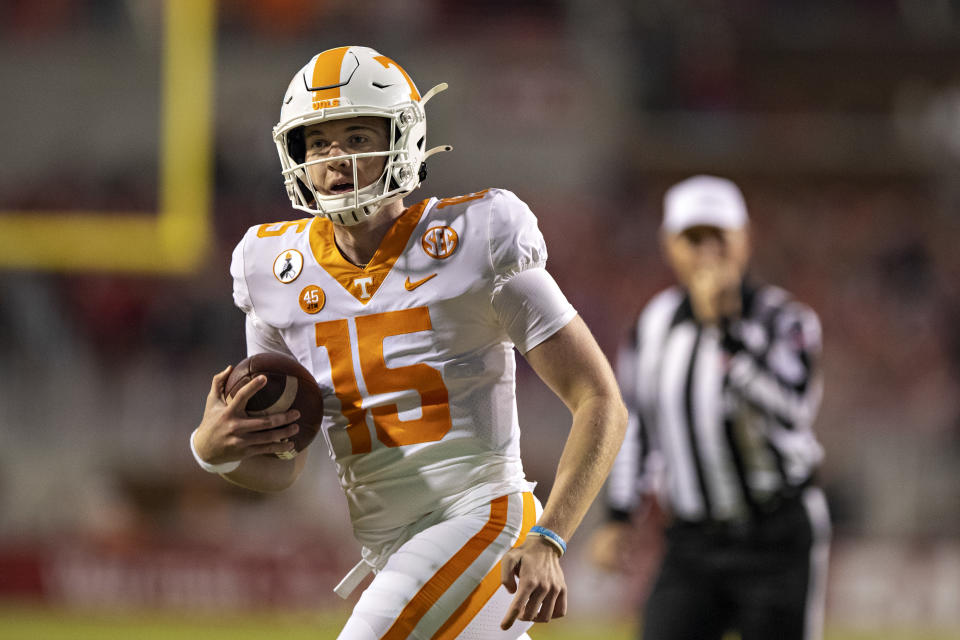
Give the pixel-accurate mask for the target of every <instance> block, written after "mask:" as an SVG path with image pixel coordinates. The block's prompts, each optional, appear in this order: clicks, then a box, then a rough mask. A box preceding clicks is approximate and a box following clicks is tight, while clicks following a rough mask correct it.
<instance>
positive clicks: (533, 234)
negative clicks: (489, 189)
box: [490, 190, 547, 290]
mask: <svg viewBox="0 0 960 640" xmlns="http://www.w3.org/2000/svg"><path fill="white" fill-rule="evenodd" d="M492 197H493V202H492V203H491V210H490V259H491V261H492V262H493V270H494V274H495V275H494V289H495V290H496V289H499V288H500V287H502V286H503V283H504V282H506V281H507V280H509V279H510V278H511V277H512V276H514V275H516V274H518V273H520V272H521V271H525V270H527V269H533V268H537V267H539V268H541V269H542V268H546V266H547V244H546V242H544V240H543V234H542V233H540V228H539V227H538V226H537V218H536V216H534V215H533V212H532V211H530V207H528V206H527V204H526V203H525V202H523V201H522V200H521V199H520V198H518V197H517V196H516V195H514V194H513V193H511V192H510V191H503V190H496V191H494V192H493V193H492Z"/></svg>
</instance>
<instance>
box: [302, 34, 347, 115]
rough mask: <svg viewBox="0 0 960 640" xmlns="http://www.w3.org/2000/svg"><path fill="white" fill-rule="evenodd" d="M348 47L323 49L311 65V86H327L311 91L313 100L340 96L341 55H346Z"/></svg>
mask: <svg viewBox="0 0 960 640" xmlns="http://www.w3.org/2000/svg"><path fill="white" fill-rule="evenodd" d="M349 48H350V47H337V48H336V49H330V50H329V51H324V52H323V53H321V54H320V55H318V56H317V61H316V63H314V65H313V78H312V79H311V81H310V86H311V87H329V88H327V89H320V90H319V91H314V92H313V101H314V102H315V103H316V102H318V101H320V100H332V99H334V98H339V97H340V67H341V66H342V64H343V56H345V55H346V53H347V50H348V49H349Z"/></svg>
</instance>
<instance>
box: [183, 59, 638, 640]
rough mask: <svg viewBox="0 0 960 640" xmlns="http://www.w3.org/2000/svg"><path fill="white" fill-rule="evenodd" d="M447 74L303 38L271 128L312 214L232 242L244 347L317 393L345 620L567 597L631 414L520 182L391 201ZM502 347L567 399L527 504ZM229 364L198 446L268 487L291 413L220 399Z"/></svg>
mask: <svg viewBox="0 0 960 640" xmlns="http://www.w3.org/2000/svg"><path fill="white" fill-rule="evenodd" d="M445 88H446V85H438V86H437V87H435V88H433V89H432V90H430V91H428V92H427V93H426V94H425V95H421V93H420V91H419V90H418V89H417V87H416V85H415V84H414V83H413V80H411V78H410V76H409V75H408V74H407V73H406V72H405V71H404V70H403V69H402V68H401V67H400V66H399V65H397V63H396V62H394V61H393V60H391V59H390V58H387V57H386V56H383V55H380V54H379V53H377V52H376V51H374V50H372V49H370V48H367V47H357V46H350V47H340V48H337V49H331V50H329V51H324V52H323V53H320V54H318V55H316V56H314V57H313V58H312V59H311V60H310V62H308V63H307V65H306V66H304V67H303V68H302V69H301V70H300V71H298V72H297V73H296V75H295V76H294V78H293V80H292V81H291V82H290V85H289V88H288V89H287V92H286V94H285V95H284V98H283V105H282V107H281V116H280V122H279V124H278V125H277V126H276V127H275V128H274V132H273V137H274V140H275V142H276V144H277V150H278V152H279V155H280V162H281V165H282V172H283V177H284V181H285V184H286V188H287V193H288V195H289V197H290V201H291V203H292V205H293V207H294V208H295V209H297V210H299V211H303V212H305V213H307V214H310V215H311V217H308V218H305V219H301V220H296V221H287V222H278V223H271V224H263V225H259V226H255V227H252V228H251V229H250V230H249V231H248V232H247V233H246V235H245V236H244V237H243V239H242V240H241V241H240V243H239V244H238V245H237V247H236V249H235V251H234V254H233V263H232V265H231V274H232V275H233V278H234V300H235V302H236V304H237V306H239V307H240V308H241V309H242V310H243V311H244V312H245V313H246V335H247V346H248V352H249V354H251V355H252V354H254V353H260V352H267V351H269V352H278V353H283V354H288V355H291V356H293V357H294V358H296V359H297V360H298V361H299V362H300V363H301V364H303V365H304V366H305V367H307V368H308V369H309V370H310V371H311V372H312V373H313V375H314V376H315V377H316V380H317V382H318V384H319V385H320V387H321V388H322V389H323V391H324V396H325V400H326V402H325V415H324V420H323V424H322V427H321V432H322V433H323V435H324V439H325V441H326V444H327V446H328V448H329V453H330V456H331V457H332V458H333V460H334V462H335V463H336V467H337V472H338V474H339V478H340V484H341V486H342V488H343V491H344V492H345V494H346V498H347V503H348V505H349V510H350V517H351V520H352V523H353V529H354V532H355V535H356V537H357V539H358V540H359V542H360V543H361V544H362V547H363V553H362V560H361V561H360V563H359V564H358V565H357V567H356V568H355V569H354V570H353V571H351V572H350V574H348V575H347V577H346V578H345V579H344V580H343V581H342V582H341V583H340V585H338V586H337V588H336V589H335V591H337V592H338V593H339V594H340V595H342V596H344V597H345V596H346V595H347V594H349V593H350V592H351V591H352V590H353V589H354V588H355V587H356V586H357V585H358V584H359V582H360V581H361V580H362V579H363V578H364V577H365V576H366V575H367V574H369V573H370V572H371V571H372V572H374V573H375V577H374V579H373V581H372V582H371V584H370V585H369V586H368V587H367V589H366V590H365V591H364V592H363V594H362V595H361V596H360V598H359V601H358V602H357V604H356V606H355V608H354V610H353V613H352V615H351V616H350V618H349V620H348V621H347V623H346V625H345V627H344V629H343V631H342V633H341V634H340V638H344V639H347V638H349V639H351V640H353V639H358V640H367V639H371V640H372V639H374V638H503V639H507V638H526V637H528V636H527V635H526V631H527V629H528V628H529V627H530V626H531V625H532V624H533V622H535V621H536V622H548V621H549V620H551V619H552V618H556V617H560V616H563V615H564V614H565V613H566V610H567V588H566V585H565V582H564V576H563V571H562V569H561V566H560V562H559V560H560V557H561V556H562V555H563V552H564V551H565V549H566V540H567V539H569V538H570V536H571V535H572V534H573V532H574V530H575V529H576V527H577V525H578V524H579V523H580V521H581V519H582V518H583V516H584V514H585V513H586V511H587V508H588V507H589V505H590V503H591V502H592V501H593V499H594V498H595V496H596V494H597V492H598V491H599V489H600V487H601V486H602V484H603V482H604V479H605V478H606V475H607V473H608V471H609V468H610V466H611V464H612V462H613V459H614V457H615V456H616V452H617V449H618V447H619V445H620V442H621V441H622V439H623V433H624V429H625V425H626V410H625V407H624V405H623V403H622V401H621V398H620V395H619V391H618V389H617V384H616V380H615V378H614V376H613V373H612V371H611V369H610V366H609V364H608V362H607V360H606V358H605V357H604V355H603V353H602V352H601V351H600V349H599V347H598V346H597V344H596V342H595V340H594V339H593V337H592V335H591V334H590V331H589V330H588V329H587V327H586V325H585V324H584V323H583V321H582V320H581V319H580V318H579V316H577V314H576V312H575V311H574V309H573V308H572V306H571V305H570V304H569V303H568V302H567V300H566V298H565V297H564V295H563V293H562V292H561V291H560V289H559V287H558V286H557V284H556V283H555V282H554V280H553V279H552V277H551V276H550V275H549V274H548V273H547V271H546V268H545V265H546V259H547V252H546V247H545V245H544V241H543V237H542V235H541V234H540V231H539V229H538V228H537V220H536V218H535V217H534V215H533V213H532V212H531V211H530V209H529V208H528V207H527V206H526V205H525V204H524V203H523V202H522V201H521V200H520V199H519V198H517V197H516V196H515V195H514V194H513V193H511V192H509V191H505V190H502V189H483V190H481V191H476V192H474V193H469V194H467V195H462V196H459V197H451V198H443V199H437V198H429V199H427V200H424V201H422V202H419V203H417V204H414V205H412V206H407V205H406V204H404V202H403V197H404V196H405V195H407V194H409V193H410V192H411V191H413V190H414V189H415V188H416V187H417V186H419V184H420V182H421V181H422V180H423V179H424V178H425V176H426V164H425V160H426V159H427V158H428V157H429V156H430V155H432V154H434V153H436V152H438V151H443V150H448V149H449V147H437V148H434V149H430V150H428V149H427V146H426V116H425V113H424V105H425V104H426V103H427V101H428V100H429V99H430V98H431V97H432V96H433V95H435V94H436V93H438V92H439V91H442V90H443V89H445ZM514 348H516V349H517V350H518V351H520V353H522V354H523V355H524V356H525V357H526V358H527V361H528V362H529V363H530V365H531V366H532V368H533V369H534V371H536V373H537V374H538V375H539V376H540V378H542V379H543V381H544V382H545V383H546V384H547V385H548V386H549V387H550V388H551V389H552V390H553V391H555V392H556V393H557V395H558V396H559V397H560V398H561V399H562V400H563V402H564V403H565V404H566V405H567V406H568V407H569V409H570V411H571V413H572V426H571V428H570V432H569V436H568V438H567V440H566V445H565V447H564V451H563V454H562V456H561V459H560V461H559V465H558V469H557V475H556V479H555V482H554V485H553V489H552V492H551V494H550V498H549V500H548V501H547V503H546V505H545V506H543V507H541V505H540V504H539V502H538V501H537V499H536V498H535V497H534V496H533V494H532V493H531V491H532V489H533V486H534V485H533V483H531V482H530V481H528V480H527V478H526V477H525V475H524V471H523V466H522V464H521V460H520V448H519V438H520V432H519V425H518V420H517V407H516V398H515V366H516V365H515V360H514V355H513V349H514ZM229 371H230V369H229V368H228V369H226V370H224V371H222V372H220V373H219V374H217V375H216V376H214V378H213V381H212V385H211V389H210V393H209V396H208V398H207V405H206V409H205V412H204V416H203V419H202V421H201V424H200V425H199V426H198V427H197V429H196V430H195V431H194V433H193V435H192V436H191V441H190V443H191V448H192V450H193V452H194V455H195V457H196V458H197V461H198V462H199V463H200V465H201V466H202V467H204V468H205V469H207V470H208V471H211V472H215V473H220V474H222V475H223V476H224V477H225V478H226V479H227V480H229V481H230V482H233V483H236V484H238V485H241V486H244V487H248V488H251V489H255V490H261V491H271V490H279V489H283V488H285V487H287V486H289V485H290V484H291V483H293V482H294V480H295V479H296V478H297V476H298V475H299V473H300V471H301V470H302V468H303V465H304V463H305V460H306V457H307V456H306V455H305V453H301V454H299V455H297V456H295V457H293V458H292V459H281V458H280V457H277V456H276V455H275V454H289V453H290V452H291V449H292V444H291V443H290V442H288V441H287V439H288V438H289V437H290V436H291V435H293V434H295V433H296V432H297V430H298V427H297V425H296V420H297V418H298V416H297V414H296V412H295V411H290V412H287V413H285V414H278V415H273V416H268V417H258V418H253V417H248V416H247V415H246V413H245V412H244V410H243V407H244V405H245V403H246V401H247V399H248V398H250V397H251V396H252V395H253V394H254V393H256V391H257V390H258V389H260V388H261V387H262V386H263V384H264V380H262V379H259V378H258V379H254V380H253V381H251V382H250V383H248V384H247V385H246V386H245V387H244V388H243V389H242V390H241V391H240V392H239V393H238V394H237V395H236V396H235V397H234V398H233V399H231V400H227V399H225V397H224V383H225V381H226V379H227V376H228V374H229ZM284 425H289V426H284ZM564 431H565V429H564V430H563V431H558V437H560V433H562V432H564ZM517 620H519V621H520V622H519V623H516V624H515V622H516V621H517Z"/></svg>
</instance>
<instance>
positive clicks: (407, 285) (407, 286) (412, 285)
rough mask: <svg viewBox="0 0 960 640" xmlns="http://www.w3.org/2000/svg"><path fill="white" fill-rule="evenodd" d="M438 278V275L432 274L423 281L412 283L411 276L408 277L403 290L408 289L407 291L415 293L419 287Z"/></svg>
mask: <svg viewBox="0 0 960 640" xmlns="http://www.w3.org/2000/svg"><path fill="white" fill-rule="evenodd" d="M436 277H437V274H436V273H431V274H430V275H428V276H427V277H426V278H423V279H422V280H417V281H416V282H410V276H407V279H406V280H405V281H404V282H403V288H404V289H406V290H407V291H413V290H414V289H416V288H417V287H419V286H420V285H422V284H423V283H425V282H426V281H427V280H432V279H433V278H436Z"/></svg>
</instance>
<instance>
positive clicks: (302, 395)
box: [226, 353, 323, 460]
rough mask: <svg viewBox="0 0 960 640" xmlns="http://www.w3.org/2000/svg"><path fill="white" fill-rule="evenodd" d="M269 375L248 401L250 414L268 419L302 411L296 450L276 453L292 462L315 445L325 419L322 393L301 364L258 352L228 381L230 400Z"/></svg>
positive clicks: (289, 358) (278, 355)
mask: <svg viewBox="0 0 960 640" xmlns="http://www.w3.org/2000/svg"><path fill="white" fill-rule="evenodd" d="M261 374H262V375H265V376H267V384H266V385H264V387H263V388H262V389H260V390H259V391H257V392H256V393H255V394H254V395H253V397H251V398H250V400H248V401H247V406H246V409H247V413H248V414H249V415H251V416H266V415H271V414H274V413H283V412H284V411H288V410H290V409H297V410H298V411H300V419H299V420H297V424H298V425H300V431H299V432H297V435H295V436H293V443H294V447H295V448H294V450H293V451H292V452H290V453H284V454H279V453H278V454H277V457H278V458H283V459H286V460H289V459H290V458H294V457H296V455H297V454H298V453H299V452H301V451H303V450H304V449H305V448H306V447H307V445H308V444H310V443H311V442H313V439H314V438H315V437H316V436H317V431H319V430H320V423H321V421H322V420H323V392H322V391H320V387H318V386H317V382H316V380H314V379H313V376H312V375H311V374H310V372H309V371H307V369H306V368H305V367H304V366H303V365H301V364H300V363H299V362H297V361H296V360H294V359H293V358H291V357H290V356H285V355H282V354H279V353H258V354H256V355H253V356H250V357H249V358H244V359H243V360H241V361H240V362H238V363H237V364H236V366H234V367H233V371H231V372H230V376H229V377H228V378H227V384H226V390H227V397H228V398H233V396H234V395H236V393H237V391H239V390H240V388H241V387H243V385H245V384H247V383H248V382H250V380H252V379H253V378H255V377H257V376H258V375H261Z"/></svg>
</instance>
